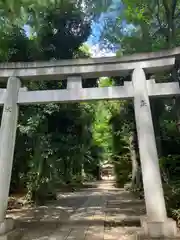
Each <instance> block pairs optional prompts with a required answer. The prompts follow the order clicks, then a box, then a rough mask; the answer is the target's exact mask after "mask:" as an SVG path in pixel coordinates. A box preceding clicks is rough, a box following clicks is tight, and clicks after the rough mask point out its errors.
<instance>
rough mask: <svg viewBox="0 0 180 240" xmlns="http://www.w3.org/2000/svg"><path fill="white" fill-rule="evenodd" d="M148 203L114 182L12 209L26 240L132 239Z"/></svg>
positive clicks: (10, 214) (23, 239)
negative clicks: (30, 206)
mask: <svg viewBox="0 0 180 240" xmlns="http://www.w3.org/2000/svg"><path fill="white" fill-rule="evenodd" d="M144 213H145V212H144V203H143V202H142V201H140V200H136V199H134V198H133V196H132V195H131V194H130V193H129V192H126V191H125V190H124V189H115V188H114V187H113V182H108V181H104V182H99V183H96V184H95V187H94V188H89V189H85V190H82V191H79V192H75V193H66V194H63V196H62V195H60V198H59V200H57V201H55V202H53V203H52V204H50V205H48V206H42V207H39V208H36V209H28V210H21V211H19V212H17V211H14V212H13V211H11V212H10V213H9V216H13V217H14V218H16V219H17V220H16V221H17V227H18V228H22V229H23V232H22V233H23V236H22V238H21V239H22V240H48V239H49V240H119V239H120V240H121V239H122V240H132V239H134V234H135V233H136V232H137V231H138V230H140V227H139V225H140V221H139V217H140V215H144Z"/></svg>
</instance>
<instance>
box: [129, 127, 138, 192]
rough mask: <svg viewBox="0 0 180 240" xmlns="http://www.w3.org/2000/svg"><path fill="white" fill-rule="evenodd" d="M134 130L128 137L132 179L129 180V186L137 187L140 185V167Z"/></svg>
mask: <svg viewBox="0 0 180 240" xmlns="http://www.w3.org/2000/svg"><path fill="white" fill-rule="evenodd" d="M135 135H136V132H133V133H132V134H131V136H130V138H129V149H130V155H131V162H132V180H131V187H132V188H138V187H139V186H140V181H141V180H140V172H139V171H140V167H139V162H138V154H137V150H138V149H137V148H136V146H135V145H136V144H135V142H136V140H137V137H136V136H135Z"/></svg>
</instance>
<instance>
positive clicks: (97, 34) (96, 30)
mask: <svg viewBox="0 0 180 240" xmlns="http://www.w3.org/2000/svg"><path fill="white" fill-rule="evenodd" d="M120 8H121V2H120V0H112V4H111V6H110V7H109V9H108V10H107V12H106V13H102V14H101V15H100V17H99V19H98V20H97V21H94V22H93V23H92V26H91V29H92V32H91V35H90V36H89V38H88V40H87V42H86V43H87V44H88V46H89V47H90V49H91V53H92V57H101V56H114V55H115V52H116V49H115V48H111V49H104V48H103V49H102V48H101V33H102V31H103V28H104V25H105V19H107V18H111V20H114V21H115V19H116V16H117V15H118V14H119V9H120Z"/></svg>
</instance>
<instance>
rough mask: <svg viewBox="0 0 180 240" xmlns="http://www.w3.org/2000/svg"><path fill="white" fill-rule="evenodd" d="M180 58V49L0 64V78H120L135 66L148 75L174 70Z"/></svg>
mask: <svg viewBox="0 0 180 240" xmlns="http://www.w3.org/2000/svg"><path fill="white" fill-rule="evenodd" d="M178 56H180V47H177V48H174V49H169V50H163V51H160V52H151V53H138V54H132V55H129V56H123V57H120V58H119V57H103V58H89V59H72V60H55V61H44V62H11V63H1V64H0V79H7V78H9V77H11V76H16V77H20V78H21V79H23V80H26V79H31V80H60V79H66V78H67V77H68V76H75V75H79V76H82V78H96V77H97V78H98V77H102V76H120V75H124V74H129V73H130V72H131V71H132V70H133V69H135V68H136V67H141V68H143V69H145V71H147V72H155V71H156V70H157V71H159V70H166V69H169V68H172V67H173V65H174V63H175V59H176V58H177V57H178Z"/></svg>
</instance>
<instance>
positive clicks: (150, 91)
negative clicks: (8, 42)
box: [0, 48, 180, 237]
mask: <svg viewBox="0 0 180 240" xmlns="http://www.w3.org/2000/svg"><path fill="white" fill-rule="evenodd" d="M179 55H180V48H176V49H173V50H167V51H163V52H156V53H148V54H134V55H131V56H124V57H122V58H116V57H113V58H99V59H80V60H79V59H78V60H77V59H76V60H65V61H53V62H32V63H4V64H0V80H6V81H7V88H6V89H0V104H1V105H3V114H2V121H1V128H0V234H1V235H3V234H5V233H6V232H8V231H10V230H12V228H13V221H12V220H11V219H6V218H5V216H6V209H7V202H8V194H9V186H10V179H11V171H12V164H13V154H14V146H15V138H16V127H17V120H18V107H19V106H20V105H26V104H47V103H58V102H74V101H76V102H77V101H89V100H101V99H106V100H107V99H134V109H135V120H136V127H137V133H138V142H139V151H140V159H141V167H142V175H143V185H144V192H145V202H146V210H147V216H146V217H145V218H143V219H142V221H141V224H142V229H143V231H144V233H145V234H148V235H149V236H151V237H162V236H166V237H174V236H175V235H176V230H177V229H176V223H175V222H174V221H173V220H171V219H168V218H167V212H166V207H165V200H164V194H163V189H162V181H161V175H160V169H159V164H158V155H157V149H156V143H155V135H154V129H153V122H152V116H151V109H150V103H149V97H165V96H167V97H168V96H171V97H172V96H175V95H180V88H179V83H178V82H168V83H156V82H155V80H152V79H150V80H148V79H146V76H145V73H154V72H155V71H162V70H170V69H172V68H173V67H174V64H175V60H176V58H177V56H179ZM129 74H132V81H131V82H125V83H124V85H123V86H113V87H104V88H82V79H83V78H86V79H88V78H98V77H102V76H121V75H129ZM52 79H53V80H63V79H67V89H65V90H45V91H44V90H41V91H28V90H27V89H24V88H21V80H23V81H26V80H31V81H33V80H52Z"/></svg>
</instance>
